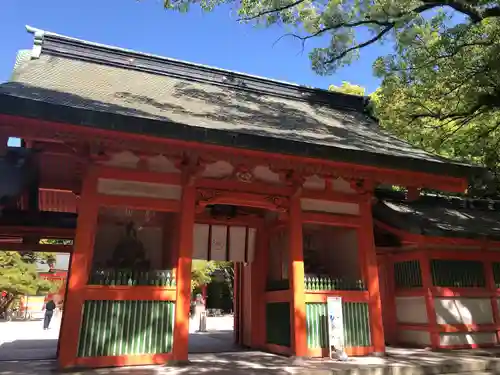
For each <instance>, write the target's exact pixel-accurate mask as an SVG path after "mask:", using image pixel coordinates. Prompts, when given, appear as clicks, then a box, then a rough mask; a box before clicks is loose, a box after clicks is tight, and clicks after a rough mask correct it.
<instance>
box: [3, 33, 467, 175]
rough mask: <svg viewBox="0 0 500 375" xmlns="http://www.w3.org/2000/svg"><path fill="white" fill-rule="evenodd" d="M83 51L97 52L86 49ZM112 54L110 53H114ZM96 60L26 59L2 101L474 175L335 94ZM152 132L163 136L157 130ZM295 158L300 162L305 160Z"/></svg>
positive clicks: (388, 164)
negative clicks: (295, 93) (278, 90)
mask: <svg viewBox="0 0 500 375" xmlns="http://www.w3.org/2000/svg"><path fill="white" fill-rule="evenodd" d="M73 43H75V42H74V41H73ZM81 43H82V44H83V42H81ZM80 47H82V46H80ZM83 48H91V47H89V45H85V44H83ZM101 52H102V48H101ZM110 52H112V47H108V51H107V53H108V54H109V53H110ZM80 53H82V52H80ZM121 53H122V55H123V52H121ZM92 57H93V58H92V59H90V58H86V59H81V58H75V57H72V58H70V57H67V56H64V55H63V54H50V53H48V52H47V53H44V52H43V50H42V54H41V55H40V56H39V57H38V58H31V56H29V57H28V58H26V57H21V58H19V59H18V61H17V63H16V68H15V71H14V74H13V76H12V80H11V82H9V83H6V84H3V85H1V86H0V95H3V96H4V97H6V96H8V97H16V98H24V99H29V100H33V101H42V102H45V103H51V104H55V105H62V106H65V107H72V108H77V109H86V110H91V111H95V112H106V113H113V114H119V115H126V116H130V117H135V118H148V119H154V120H160V121H161V122H162V124H161V126H162V127H173V126H175V125H176V124H181V125H184V126H188V127H196V128H198V129H206V131H209V130H219V131H224V132H231V133H233V134H236V135H238V134H243V135H252V136H255V139H254V141H253V142H255V146H256V148H259V147H258V143H259V139H260V140H261V141H262V140H263V138H262V137H265V138H271V139H278V140H285V141H291V142H294V143H295V145H297V144H302V145H303V147H304V148H306V147H307V148H308V150H309V151H308V152H307V153H306V154H307V155H308V156H313V157H314V156H317V155H314V150H315V148H318V149H319V148H321V147H323V148H324V147H327V148H328V150H329V152H328V156H329V159H331V160H338V161H346V162H357V163H361V164H367V165H370V164H371V165H378V166H383V167H389V168H391V167H392V168H400V169H401V168H402V167H403V168H404V166H406V169H411V170H418V171H422V172H429V173H444V174H447V175H451V176H457V177H462V176H468V175H470V174H472V169H473V168H470V166H466V165H463V164H459V163H453V162H451V161H449V160H446V159H443V158H440V157H438V156H435V155H431V154H429V153H426V152H424V151H423V150H420V149H417V148H414V147H412V146H410V145H409V144H408V143H406V142H403V141H401V140H398V139H396V138H394V137H392V136H390V135H388V134H386V133H384V132H383V131H381V130H380V129H378V127H377V123H376V122H375V121H374V120H372V119H371V118H370V117H368V116H367V115H366V114H364V113H363V111H362V110H360V109H359V108H358V109H357V110H354V109H352V108H345V106H344V108H342V106H341V105H339V104H341V103H340V102H341V101H342V95H340V96H336V95H338V94H331V96H329V101H330V103H325V101H324V100H318V98H317V96H318V97H319V93H321V96H322V97H323V98H324V96H325V93H324V91H320V90H318V95H315V93H314V90H310V89H304V91H303V92H302V93H301V94H302V95H300V96H301V97H300V98H296V97H294V98H292V97H290V96H286V95H279V94H276V95H273V94H271V93H269V92H266V93H262V92H258V91H255V90H252V89H249V88H248V87H246V85H245V81H244V79H236V80H234V79H232V76H231V77H230V78H231V79H229V81H230V82H229V83H228V82H227V80H222V83H218V84H216V83H214V81H217V79H215V78H217V77H215V78H214V76H216V75H218V76H220V75H221V73H220V72H218V73H217V72H216V73H213V74H212V76H210V73H207V72H204V73H203V74H204V75H205V76H206V78H207V79H205V80H203V79H193V78H192V77H188V76H185V75H184V76H182V75H179V73H178V70H179V69H178V67H177V70H176V72H171V74H170V73H169V72H168V69H167V68H165V67H163V69H162V72H161V74H160V73H158V72H152V71H145V70H144V69H142V70H141V69H138V68H137V66H136V65H135V64H134V61H135V59H137V56H136V55H134V56H133V58H130V59H129V61H130V66H129V67H118V66H116V65H115V66H113V65H112V64H110V63H109V62H108V63H106V62H105V61H104V60H105V58H101V59H100V60H98V59H97V58H96V57H95V55H92ZM103 61H104V62H103ZM122 65H123V64H122ZM190 69H196V66H195V67H194V68H193V66H191V67H190ZM223 78H224V77H223ZM271 83H272V82H271ZM267 84H268V85H269V84H270V83H269V82H268V83H267ZM295 90H297V88H295ZM326 95H330V94H326ZM344 97H345V95H344ZM336 98H338V101H339V103H337V104H336V102H335V101H336ZM0 102H1V101H0ZM3 111H4V109H3V108H2V106H1V103H0V112H3ZM116 130H121V131H127V130H126V129H119V128H117V129H116ZM144 131H146V129H145V130H144ZM154 131H155V133H156V134H158V129H154ZM171 131H172V130H170V132H171ZM225 138H227V137H225ZM269 143H270V141H269V140H266V144H269ZM271 143H272V142H271ZM301 147H302V146H301ZM292 149H293V148H292ZM295 150H296V154H298V155H300V154H304V153H301V152H300V150H297V148H295ZM311 150H312V151H311ZM268 151H271V152H272V151H276V150H268ZM294 153H295V152H294ZM324 156H325V152H324V151H323V153H322V154H321V157H324ZM377 158H378V159H377ZM410 163H411V164H410Z"/></svg>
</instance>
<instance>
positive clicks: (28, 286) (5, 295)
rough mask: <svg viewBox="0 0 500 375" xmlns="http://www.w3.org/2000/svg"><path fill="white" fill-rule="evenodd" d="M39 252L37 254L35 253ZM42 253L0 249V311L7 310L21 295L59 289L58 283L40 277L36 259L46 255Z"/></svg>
mask: <svg viewBox="0 0 500 375" xmlns="http://www.w3.org/2000/svg"><path fill="white" fill-rule="evenodd" d="M33 254H37V255H33ZM44 256H46V255H41V254H40V253H31V254H30V255H29V256H27V255H26V254H23V255H21V254H20V253H19V252H17V251H0V292H2V296H1V297H0V313H3V312H5V310H7V309H8V308H9V307H10V305H11V303H12V302H13V301H14V300H15V299H16V297H19V296H21V295H26V294H31V295H33V294H40V293H49V292H54V291H56V290H57V288H58V285H57V284H55V283H52V282H50V281H48V280H43V279H40V277H39V276H38V273H37V270H36V265H35V262H36V260H35V261H33V259H38V258H39V257H44Z"/></svg>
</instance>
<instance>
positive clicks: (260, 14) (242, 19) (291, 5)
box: [238, 0, 306, 22]
mask: <svg viewBox="0 0 500 375" xmlns="http://www.w3.org/2000/svg"><path fill="white" fill-rule="evenodd" d="M304 1H306V0H297V1H294V2H293V3H290V4H287V5H283V6H282V7H278V8H274V9H268V10H264V11H262V12H260V13H257V14H255V15H253V16H250V17H242V18H240V19H238V21H239V22H242V21H243V22H246V21H252V20H254V19H257V18H259V17H262V16H265V15H268V14H272V13H278V12H282V11H284V10H287V9H290V8H293V7H295V6H297V5H299V4H300V3H303V2H304Z"/></svg>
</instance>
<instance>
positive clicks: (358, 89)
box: [328, 81, 366, 96]
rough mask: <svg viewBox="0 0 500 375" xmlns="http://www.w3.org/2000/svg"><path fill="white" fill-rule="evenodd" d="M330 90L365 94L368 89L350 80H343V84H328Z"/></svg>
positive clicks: (359, 94)
mask: <svg viewBox="0 0 500 375" xmlns="http://www.w3.org/2000/svg"><path fill="white" fill-rule="evenodd" d="M328 91H335V92H341V93H343V94H351V95H358V96H364V95H365V91H366V89H365V88H364V87H362V86H358V85H353V84H352V83H350V82H347V81H342V86H335V85H330V86H328Z"/></svg>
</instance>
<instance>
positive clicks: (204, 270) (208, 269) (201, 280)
mask: <svg viewBox="0 0 500 375" xmlns="http://www.w3.org/2000/svg"><path fill="white" fill-rule="evenodd" d="M216 273H219V274H220V275H221V276H222V277H223V278H224V282H225V283H226V284H227V286H228V290H229V293H230V295H231V299H232V298H233V295H234V288H233V285H234V267H233V263H232V262H223V261H206V260H193V263H192V266H191V291H193V290H195V289H196V288H198V287H200V286H202V285H207V284H210V282H212V278H213V276H214V275H215V274H216Z"/></svg>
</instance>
